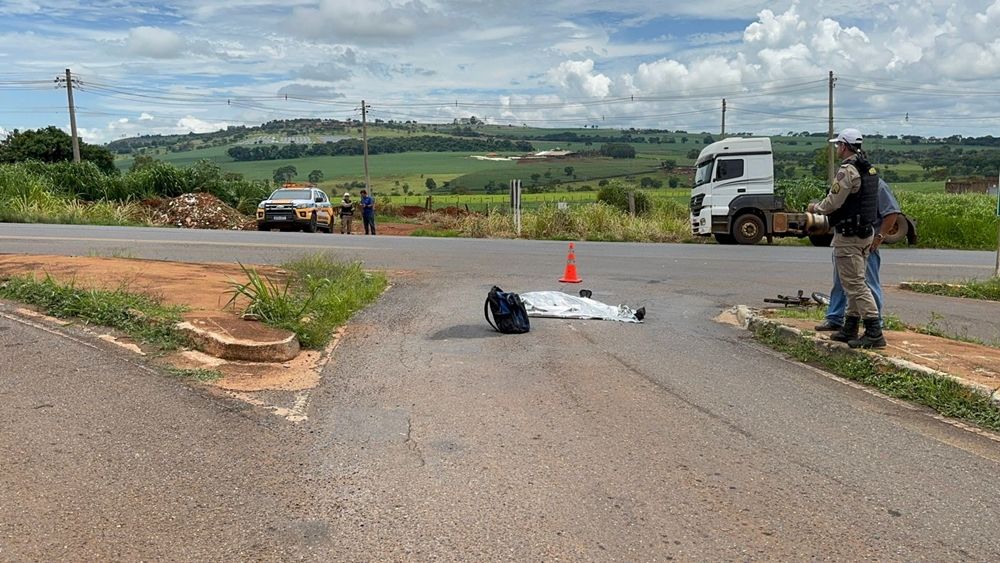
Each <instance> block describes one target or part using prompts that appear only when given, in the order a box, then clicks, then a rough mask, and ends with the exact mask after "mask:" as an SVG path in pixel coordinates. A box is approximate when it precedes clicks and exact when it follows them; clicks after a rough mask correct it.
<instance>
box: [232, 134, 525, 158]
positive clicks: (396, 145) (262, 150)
mask: <svg viewBox="0 0 1000 563" xmlns="http://www.w3.org/2000/svg"><path fill="white" fill-rule="evenodd" d="M534 150H535V148H534V146H532V144H531V143H529V142H528V141H510V140H506V139H457V138H451V137H439V136H431V135H422V136H418V137H373V138H371V139H368V154H391V153H401V152H459V151H490V152H533V151H534ZM226 152H227V154H229V156H230V157H231V158H232V159H233V160H236V161H252V160H285V159H295V158H302V157H306V156H356V155H361V154H364V145H363V144H362V142H361V140H360V139H343V140H340V141H336V142H327V143H315V144H311V145H299V144H289V145H256V146H235V147H230V148H229V150H228V151H226Z"/></svg>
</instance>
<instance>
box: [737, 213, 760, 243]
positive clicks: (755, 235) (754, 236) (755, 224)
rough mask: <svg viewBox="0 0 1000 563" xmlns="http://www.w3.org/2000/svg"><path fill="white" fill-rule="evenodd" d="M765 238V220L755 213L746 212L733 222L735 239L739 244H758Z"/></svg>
mask: <svg viewBox="0 0 1000 563" xmlns="http://www.w3.org/2000/svg"><path fill="white" fill-rule="evenodd" d="M762 238H764V221H763V220H762V219H761V218H760V217H758V216H756V215H754V214H753V213H745V214H743V215H740V216H739V217H737V218H736V221H734V222H733V239H735V240H736V242H737V243H738V244H757V243H758V242H760V239H762Z"/></svg>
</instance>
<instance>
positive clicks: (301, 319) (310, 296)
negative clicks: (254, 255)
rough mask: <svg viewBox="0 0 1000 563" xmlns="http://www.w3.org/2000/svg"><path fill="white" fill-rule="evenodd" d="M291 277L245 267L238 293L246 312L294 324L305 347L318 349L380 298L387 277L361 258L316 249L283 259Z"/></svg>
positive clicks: (279, 324)
mask: <svg viewBox="0 0 1000 563" xmlns="http://www.w3.org/2000/svg"><path fill="white" fill-rule="evenodd" d="M282 268H284V269H285V270H286V271H287V272H288V273H289V277H288V279H287V280H285V281H284V282H279V281H276V280H271V279H268V278H266V277H265V276H263V275H261V274H260V273H258V272H257V271H256V270H254V269H253V268H247V267H243V271H244V273H246V275H247V281H246V282H245V283H239V282H233V284H232V285H233V288H232V290H231V293H232V295H233V299H234V300H235V299H236V298H237V297H244V298H246V299H247V300H248V301H249V304H248V305H247V307H246V309H245V311H244V312H245V313H248V314H251V315H254V316H255V317H256V318H258V319H260V320H261V321H262V322H264V323H267V324H269V325H271V326H274V327H278V328H283V329H286V330H290V331H292V332H294V333H295V334H296V336H298V339H299V343H300V344H301V345H302V346H303V347H305V348H312V349H318V348H322V347H323V346H325V345H326V343H327V342H329V341H330V338H331V336H332V335H333V332H334V330H336V328H337V327H339V326H340V325H342V324H344V323H345V322H347V320H348V319H349V318H350V317H351V315H353V314H354V313H355V312H357V311H359V310H361V309H362V308H363V307H365V306H366V305H368V304H369V303H371V302H373V301H375V299H377V298H378V296H379V295H381V293H382V291H383V290H384V289H385V287H386V285H387V284H388V281H387V280H386V278H385V276H384V275H383V274H381V273H369V272H366V271H364V270H363V269H362V267H361V263H360V262H339V261H336V260H334V259H333V258H332V257H330V256H328V255H325V254H314V255H310V256H305V257H302V258H299V259H297V260H293V261H291V262H288V263H285V264H283V265H282Z"/></svg>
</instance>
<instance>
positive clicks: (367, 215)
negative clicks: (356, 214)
mask: <svg viewBox="0 0 1000 563" xmlns="http://www.w3.org/2000/svg"><path fill="white" fill-rule="evenodd" d="M361 221H362V222H363V223H364V224H365V234H366V235H374V234H375V198H373V197H372V196H370V195H368V190H361Z"/></svg>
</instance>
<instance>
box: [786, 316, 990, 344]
mask: <svg viewBox="0 0 1000 563" xmlns="http://www.w3.org/2000/svg"><path fill="white" fill-rule="evenodd" d="M767 316H769V317H772V318H779V319H805V320H811V321H816V322H822V321H823V319H825V318H826V308H825V307H808V308H802V307H786V308H784V309H768V310H767ZM943 319H944V316H942V315H941V314H938V313H931V316H930V318H929V319H928V320H927V322H926V323H924V324H921V325H908V324H906V323H904V322H903V321H902V320H900V318H899V317H897V316H896V315H893V314H886V315H885V316H884V317H883V323H884V324H885V326H884V328H885V329H886V330H909V331H912V332H916V333H918V334H926V335H929V336H938V337H941V338H948V339H950V340H958V341H960V342H969V343H971V344H979V345H980V346H990V347H993V348H1000V340H998V339H996V338H994V339H993V340H992V341H985V340H982V339H979V338H973V337H971V336H969V335H968V334H958V333H956V332H955V331H953V330H949V328H948V327H947V326H946V325H944V324H942V322H941V321H942V320H943Z"/></svg>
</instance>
